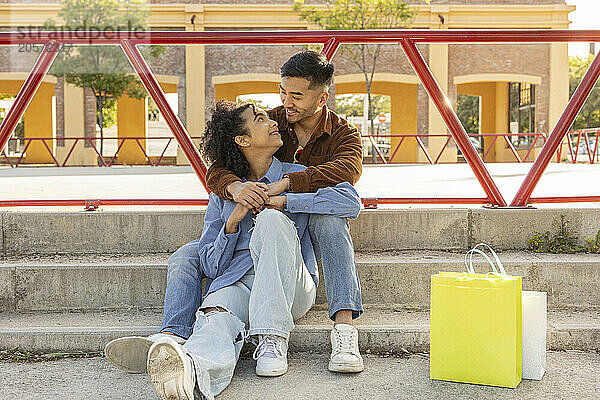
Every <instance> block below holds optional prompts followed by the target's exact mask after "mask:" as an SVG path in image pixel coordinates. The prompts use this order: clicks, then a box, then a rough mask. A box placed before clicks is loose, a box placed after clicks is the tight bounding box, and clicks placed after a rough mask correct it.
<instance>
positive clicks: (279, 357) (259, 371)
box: [252, 335, 288, 376]
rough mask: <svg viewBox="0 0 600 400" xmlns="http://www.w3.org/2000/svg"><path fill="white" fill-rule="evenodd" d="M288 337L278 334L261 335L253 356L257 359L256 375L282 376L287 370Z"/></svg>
mask: <svg viewBox="0 0 600 400" xmlns="http://www.w3.org/2000/svg"><path fill="white" fill-rule="evenodd" d="M287 349H288V344H287V339H285V338H283V337H281V336H277V335H264V336H260V337H259V342H258V346H256V350H254V354H253V355H252V358H254V359H255V360H256V375H258V376H280V375H283V374H285V373H286V372H287V370H288V364H287Z"/></svg>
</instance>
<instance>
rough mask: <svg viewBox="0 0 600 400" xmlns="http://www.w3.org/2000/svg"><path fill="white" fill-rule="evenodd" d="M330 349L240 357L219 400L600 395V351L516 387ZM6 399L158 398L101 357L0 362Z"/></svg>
mask: <svg viewBox="0 0 600 400" xmlns="http://www.w3.org/2000/svg"><path fill="white" fill-rule="evenodd" d="M327 357H328V356H327V355H326V354H308V353H298V354H294V355H292V357H291V359H290V370H289V372H288V373H287V374H286V375H284V376H282V377H279V378H259V377H257V376H256V375H255V374H254V362H253V361H252V360H251V359H248V358H244V359H242V360H241V361H240V363H239V365H238V368H237V371H236V375H235V376H234V379H233V382H232V383H231V385H230V386H229V387H228V388H227V389H226V390H225V391H224V392H223V393H222V394H221V396H219V397H218V399H220V400H234V399H236V400H239V399H252V400H256V399H261V400H280V399H286V400H287V399H289V400H295V399H297V400H300V399H302V400H304V399H310V398H318V399H319V400H329V399H347V400H353V399H515V398H518V399H544V398H548V399H594V398H598V397H599V396H600V374H598V365H600V355H599V354H597V353H583V352H549V353H548V367H547V373H546V375H545V377H544V379H543V380H542V381H523V382H521V384H520V385H519V387H518V388H517V389H514V390H513V389H504V388H494V387H486V386H477V385H467V384H458V383H450V382H441V381H431V380H429V378H428V374H429V360H428V359H427V356H426V355H413V356H411V357H409V358H394V357H389V358H383V357H378V356H366V357H365V365H366V370H365V371H364V372H362V373H361V374H357V375H340V374H333V373H330V372H329V371H327ZM0 381H2V382H4V384H3V385H1V386H0V398H2V399H16V398H19V399H23V400H27V399H73V400H74V399H86V400H87V399H138V400H142V399H158V396H157V395H156V394H155V392H154V388H153V386H152V384H151V382H150V380H149V379H148V377H147V376H145V375H129V374H126V373H123V372H121V371H119V370H117V369H115V368H113V367H112V366H111V365H109V364H108V363H107V362H106V361H105V360H103V359H100V358H92V359H79V360H60V361H54V362H43V363H30V364H22V363H19V364H17V363H6V362H3V363H0Z"/></svg>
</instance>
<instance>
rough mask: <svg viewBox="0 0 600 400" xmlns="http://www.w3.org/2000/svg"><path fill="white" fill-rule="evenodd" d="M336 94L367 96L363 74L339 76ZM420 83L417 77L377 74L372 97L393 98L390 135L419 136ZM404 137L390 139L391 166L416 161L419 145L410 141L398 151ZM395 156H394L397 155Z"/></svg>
mask: <svg viewBox="0 0 600 400" xmlns="http://www.w3.org/2000/svg"><path fill="white" fill-rule="evenodd" d="M334 82H335V91H336V94H352V93H366V92H367V88H366V83H365V77H364V75H362V74H347V75H339V76H336V77H335V79H334ZM418 84H419V79H418V78H417V77H416V76H415V75H408V74H394V73H376V74H375V75H374V77H373V82H372V84H371V94H374V95H384V96H390V97H391V116H392V117H391V121H390V132H391V134H392V135H416V134H417V89H418ZM401 140H402V138H401V137H391V138H390V157H391V156H392V155H394V157H393V159H390V160H389V162H397V163H398V162H401V163H412V162H416V161H417V147H418V145H417V141H416V139H415V138H414V137H407V138H405V139H404V141H403V142H402V146H401V147H399V148H398V150H397V151H395V149H396V147H397V146H398V144H399V143H400V141H401ZM394 153H395V154H394Z"/></svg>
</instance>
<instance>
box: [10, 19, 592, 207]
mask: <svg viewBox="0 0 600 400" xmlns="http://www.w3.org/2000/svg"><path fill="white" fill-rule="evenodd" d="M581 41H583V42H599V41H600V30H578V31H576V30H572V31H571V30H534V29H523V30H473V29H471V30H468V29H447V30H429V29H414V30H408V29H407V30H385V31H368V30H365V31H312V30H309V31H273V32H267V31H251V32H242V31H236V32H223V31H220V32H216V31H197V32H174V31H165V32H152V31H148V32H130V31H127V32H125V31H117V32H114V31H111V32H103V33H102V35H98V32H92V31H85V32H83V31H73V32H69V31H67V32H65V31H59V32H56V31H38V32H29V33H27V32H0V45H16V44H20V43H45V44H48V46H44V48H43V50H42V52H41V54H40V56H39V58H38V60H37V62H36V63H35V65H34V67H33V69H32V71H31V73H30V74H29V76H28V77H27V79H26V80H25V83H24V84H23V87H22V88H21V90H20V91H19V94H18V95H17V98H16V101H15V104H14V105H13V107H12V108H11V110H10V111H9V113H8V115H7V118H6V119H5V120H4V121H3V122H2V124H1V125H0V150H3V149H4V148H5V146H6V144H7V141H8V138H9V136H10V134H11V133H12V131H13V130H14V129H15V127H16V125H17V122H18V121H19V120H20V119H21V116H22V115H23V112H24V111H25V109H26V108H27V105H28V104H29V102H30V101H31V99H32V98H33V96H34V95H35V93H36V91H37V89H38V88H39V86H40V84H41V82H42V80H43V78H44V77H45V75H46V74H47V72H48V69H49V68H50V65H51V64H52V62H53V60H54V58H55V57H56V54H57V52H53V51H48V49H52V48H54V47H55V45H61V44H65V43H67V44H76V45H90V44H95V45H99V44H105V45H109V44H112V45H115V44H117V45H120V46H121V48H122V49H123V51H124V52H125V54H126V56H127V58H128V59H129V61H130V62H131V65H132V66H133V68H134V69H135V71H136V73H137V74H138V75H139V77H140V79H141V80H142V83H143V84H144V86H145V88H146V90H147V91H148V93H149V94H150V96H151V97H152V98H153V100H154V102H155V103H156V105H157V106H158V108H159V110H160V112H161V113H162V115H163V116H164V117H165V120H166V122H167V125H168V126H169V128H170V129H171V131H172V132H173V135H174V136H175V139H176V140H177V142H178V143H179V146H180V147H181V149H182V151H183V153H184V154H185V156H186V158H187V159H188V161H189V162H190V164H191V166H192V168H193V169H194V172H195V173H196V175H197V176H198V178H199V179H200V181H201V182H202V184H203V185H206V184H205V180H204V176H205V173H206V166H205V165H204V163H203V162H202V159H201V158H200V155H199V153H198V151H197V149H196V148H195V147H194V145H193V142H192V141H191V139H190V137H189V135H188V133H187V132H186V130H185V127H184V126H183V124H182V123H181V121H180V120H179V118H177V116H176V115H175V114H174V113H173V111H172V110H171V108H170V107H169V105H168V103H167V101H166V98H165V95H164V92H163V91H162V89H161V88H160V86H159V84H158V82H157V80H156V78H155V76H154V74H153V73H152V71H151V70H150V68H149V66H148V64H147V63H146V61H145V60H144V58H143V57H142V55H141V54H140V52H139V51H138V49H137V47H136V46H137V45H141V44H172V45H185V44H229V45H232V44H270V45H272V44H323V45H324V49H323V53H324V54H325V55H326V57H327V58H328V59H331V58H333V57H334V55H335V53H336V51H337V49H338V48H339V46H340V45H342V44H345V43H372V44H374V43H379V44H384V43H387V44H394V43H400V45H401V46H402V49H403V50H404V53H405V54H406V56H407V57H408V60H409V61H410V63H411V65H412V66H413V69H414V70H415V72H416V74H417V76H418V77H419V79H420V81H421V83H422V84H423V86H424V87H425V90H426V91H427V93H428V94H429V96H430V98H431V100H432V102H433V104H434V105H435V107H436V108H437V110H438V111H439V113H440V115H441V116H442V119H443V120H444V122H445V124H446V127H447V128H448V130H449V131H450V134H451V135H452V137H453V139H454V141H455V142H456V144H457V146H458V147H459V149H460V151H461V152H462V153H463V155H464V157H465V160H466V161H467V163H468V164H469V166H470V167H471V169H472V170H473V173H474V174H475V177H476V178H477V180H478V181H479V183H480V184H481V186H482V188H483V190H484V192H485V194H486V196H487V200H489V202H490V203H491V204H492V205H494V206H506V205H507V203H506V201H505V200H504V198H503V197H502V194H501V193H500V191H499V190H498V187H497V185H496V183H495V182H494V180H493V178H492V177H491V175H490V174H489V171H488V170H487V168H486V167H485V164H484V162H483V160H482V158H481V157H480V156H479V154H478V153H477V151H476V150H475V149H474V147H473V146H472V145H471V143H470V141H469V137H468V135H467V133H466V131H465V129H464V128H463V126H462V125H461V124H460V121H459V120H458V117H457V115H456V113H455V112H454V110H453V109H452V107H451V105H450V101H449V99H448V98H447V96H446V95H445V94H444V92H443V90H442V89H441V87H440V85H439V84H438V82H437V81H436V79H435V77H434V76H433V74H432V72H431V70H430V69H429V66H428V65H427V63H426V62H425V60H424V59H423V56H422V55H421V53H420V52H419V50H418V48H417V46H416V44H417V43H490V42H494V43H550V42H581ZM599 75H600V55H596V57H595V58H594V61H593V62H592V64H591V66H590V68H589V69H588V71H587V72H586V74H585V75H584V77H583V79H582V81H581V83H580V84H579V86H578V88H577V89H576V91H575V93H574V95H573V97H572V98H571V100H570V101H569V103H568V105H567V107H566V109H565V110H564V112H563V114H562V116H561V118H560V119H559V121H558V123H557V124H556V126H555V128H554V130H553V131H552V133H551V134H550V136H549V137H548V139H547V141H546V143H545V144H544V147H543V148H542V150H541V153H540V155H539V156H538V157H537V159H536V160H535V162H534V163H533V165H532V167H531V170H530V171H529V173H528V174H527V176H526V177H525V180H524V181H523V183H522V185H521V187H520V188H519V190H518V192H517V194H516V196H515V198H514V199H513V201H512V202H511V204H510V205H511V207H522V206H526V205H527V204H528V203H529V202H530V199H531V193H532V192H533V190H534V189H535V187H536V185H537V184H538V182H539V180H540V178H541V176H542V174H543V173H544V171H545V169H546V168H547V166H548V164H549V162H550V160H551V158H552V156H553V155H554V154H555V152H556V151H557V150H558V149H559V147H560V145H561V143H562V142H563V139H564V138H565V135H566V134H567V131H568V129H569V128H570V126H571V125H572V123H573V121H574V119H575V117H576V115H577V113H578V112H579V110H580V109H581V107H582V105H583V103H584V102H585V99H586V98H587V96H588V95H589V93H590V91H591V89H592V87H593V86H594V83H595V82H596V80H597V79H598V76H599ZM590 198H594V199H596V197H595V196H590ZM562 199H565V200H566V201H568V198H562ZM434 200H435V199H431V201H434ZM451 200H452V201H453V202H459V201H461V200H460V199H451ZM597 200H598V201H600V196H597Z"/></svg>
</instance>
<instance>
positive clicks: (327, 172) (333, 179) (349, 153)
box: [289, 125, 363, 193]
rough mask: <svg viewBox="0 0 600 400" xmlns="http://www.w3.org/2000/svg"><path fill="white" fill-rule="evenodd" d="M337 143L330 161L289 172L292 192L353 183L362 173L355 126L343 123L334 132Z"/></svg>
mask: <svg viewBox="0 0 600 400" xmlns="http://www.w3.org/2000/svg"><path fill="white" fill-rule="evenodd" d="M334 135H335V136H338V137H339V140H338V144H337V146H336V148H335V150H334V152H333V154H332V155H331V156H330V161H327V162H325V163H323V164H320V165H317V166H312V167H308V168H307V169H306V170H305V171H302V172H293V173H290V174H289V178H290V182H291V186H292V192H294V193H305V192H315V191H316V190H317V189H320V188H324V187H328V186H335V185H337V184H338V183H341V182H348V183H350V184H351V185H354V184H355V183H356V182H357V181H358V178H360V175H361V173H362V149H363V147H362V140H361V137H360V134H359V133H358V130H357V129H356V127H354V126H352V125H345V126H343V127H340V130H339V131H338V132H336V133H334Z"/></svg>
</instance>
